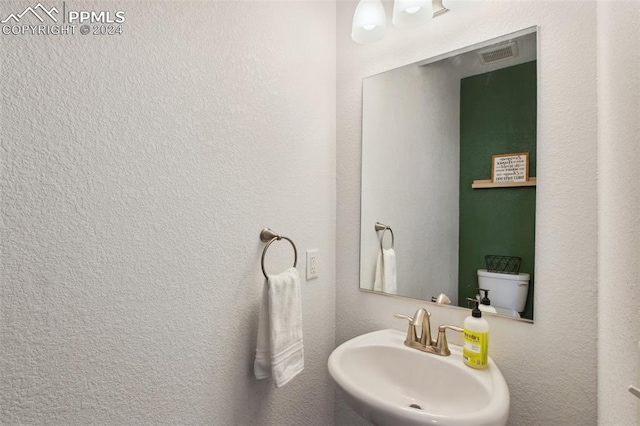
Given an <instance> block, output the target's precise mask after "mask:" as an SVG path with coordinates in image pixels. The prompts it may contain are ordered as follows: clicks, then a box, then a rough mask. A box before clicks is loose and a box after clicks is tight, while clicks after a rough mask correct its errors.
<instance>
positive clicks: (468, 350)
mask: <svg viewBox="0 0 640 426" xmlns="http://www.w3.org/2000/svg"><path fill="white" fill-rule="evenodd" d="M468 300H470V301H472V302H475V304H476V306H475V308H473V310H472V311H471V315H470V316H468V317H467V318H466V319H465V320H464V332H463V338H464V349H463V351H462V359H463V360H464V363H465V364H466V365H467V366H469V367H471V368H479V369H481V368H487V365H488V364H489V323H488V322H487V320H486V319H484V318H482V311H481V310H480V309H479V307H478V305H479V303H480V302H479V301H478V299H468Z"/></svg>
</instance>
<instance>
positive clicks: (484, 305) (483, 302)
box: [478, 288, 497, 314]
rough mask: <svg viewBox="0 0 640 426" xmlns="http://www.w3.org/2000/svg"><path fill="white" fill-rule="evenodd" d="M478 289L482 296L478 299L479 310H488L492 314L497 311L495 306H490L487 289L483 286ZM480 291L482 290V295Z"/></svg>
mask: <svg viewBox="0 0 640 426" xmlns="http://www.w3.org/2000/svg"><path fill="white" fill-rule="evenodd" d="M478 291H479V292H480V296H481V297H482V299H480V306H479V308H480V310H481V311H482V312H490V313H492V314H495V313H497V311H496V308H494V307H493V306H491V300H490V299H489V290H487V289H485V288H479V289H478ZM482 292H484V296H483V295H482Z"/></svg>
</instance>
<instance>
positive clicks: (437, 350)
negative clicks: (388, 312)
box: [393, 308, 462, 356]
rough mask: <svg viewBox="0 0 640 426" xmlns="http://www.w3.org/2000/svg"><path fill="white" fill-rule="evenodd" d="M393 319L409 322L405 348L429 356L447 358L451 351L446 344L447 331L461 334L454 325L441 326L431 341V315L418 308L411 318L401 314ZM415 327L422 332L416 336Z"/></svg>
mask: <svg viewBox="0 0 640 426" xmlns="http://www.w3.org/2000/svg"><path fill="white" fill-rule="evenodd" d="M393 316H394V317H396V318H400V319H406V320H407V321H409V329H408V330H407V338H406V339H405V340H404V344H405V346H408V347H410V348H413V349H417V350H419V351H422V352H427V353H430V354H435V355H440V356H449V355H451V351H450V350H449V345H448V344H447V333H446V331H447V329H450V330H454V331H458V332H462V328H460V327H456V326H455V325H448V324H445V325H441V326H440V327H438V337H437V339H436V340H435V341H434V340H432V339H431V319H430V317H431V313H430V312H429V311H427V310H426V309H424V308H420V309H418V310H417V311H416V313H415V314H414V315H413V318H412V317H410V316H408V315H403V314H393ZM416 327H421V328H422V330H421V332H420V335H419V336H418V331H417V329H416Z"/></svg>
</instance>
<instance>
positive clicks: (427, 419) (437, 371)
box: [329, 330, 509, 426]
mask: <svg viewBox="0 0 640 426" xmlns="http://www.w3.org/2000/svg"><path fill="white" fill-rule="evenodd" d="M405 336H406V334H405V333H402V332H400V331H396V330H380V331H375V332H373V333H368V334H363V335H362V336H358V337H356V338H353V339H351V340H349V341H348V342H345V343H343V344H342V345H340V346H338V347H337V348H336V349H335V350H334V351H333V353H332V354H331V356H330V357H329V373H330V374H331V377H332V378H333V380H334V381H335V382H336V384H337V385H338V387H339V388H340V390H342V391H343V395H344V397H345V398H346V401H347V403H348V404H349V406H350V407H351V408H353V409H354V410H355V411H356V412H357V413H358V414H360V415H361V416H362V417H364V418H365V419H367V420H369V421H371V422H372V423H374V424H376V425H393V426H401V425H436V424H437V425H439V426H445V425H450V426H466V425H473V426H481V425H486V426H496V425H505V424H506V423H507V417H508V416H509V388H508V387H507V383H506V382H505V381H504V377H502V373H500V370H499V369H498V367H497V366H496V364H495V363H494V362H493V360H491V358H489V366H488V367H487V368H486V369H484V370H474V369H472V368H469V367H467V366H466V365H464V363H463V362H462V348H461V347H459V346H455V345H449V349H450V350H451V355H450V356H447V357H443V356H438V355H433V354H428V353H424V352H420V351H418V350H416V349H412V348H408V347H406V346H405V345H404V339H405Z"/></svg>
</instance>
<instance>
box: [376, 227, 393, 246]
mask: <svg viewBox="0 0 640 426" xmlns="http://www.w3.org/2000/svg"><path fill="white" fill-rule="evenodd" d="M387 230H389V231H391V247H390V248H393V247H394V246H395V245H396V237H395V236H394V235H393V229H391V227H390V226H387V225H385V224H384V223H380V222H376V231H382V236H381V237H380V250H384V247H382V242H383V241H384V233H385V232H387Z"/></svg>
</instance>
